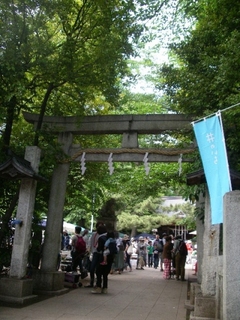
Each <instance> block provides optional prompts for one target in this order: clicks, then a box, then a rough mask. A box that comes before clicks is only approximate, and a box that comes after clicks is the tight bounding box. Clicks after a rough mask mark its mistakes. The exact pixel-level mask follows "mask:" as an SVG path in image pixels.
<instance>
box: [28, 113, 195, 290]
mask: <svg viewBox="0 0 240 320" xmlns="http://www.w3.org/2000/svg"><path fill="white" fill-rule="evenodd" d="M23 115H24V119H25V120H26V121H27V122H29V123H31V124H33V125H34V128H35V129H36V127H37V123H38V119H39V115H38V114H30V113H24V114H23ZM191 120H192V119H190V118H189V117H187V116H186V115H182V114H154V115H152V114H151V115H106V116H85V117H61V116H59V117H54V116H45V117H44V118H43V123H42V130H44V131H47V132H50V133H52V134H54V135H57V136H58V142H59V144H60V145H61V147H62V150H63V152H64V153H65V154H66V155H67V156H69V157H70V158H71V160H72V161H81V155H82V154H83V153H85V161H86V162H87V161H95V162H103V161H108V157H109V154H112V155H113V161H114V162H139V161H143V157H144V155H146V154H147V157H148V161H149V162H177V161H178V159H179V156H180V155H183V157H182V159H181V160H182V161H183V162H185V161H191V159H189V158H187V157H186V158H185V157H184V155H185V154H189V153H191V152H193V150H194V148H193V147H192V146H191V147H189V148H188V149H187V148H186V149H181V150H179V149H147V148H145V149H143V148H139V146H138V134H161V133H164V132H167V131H169V132H171V131H184V130H185V131H188V132H189V131H191V130H192V128H191V125H190V123H191ZM101 134H121V135H122V144H121V148H117V149H112V148H109V149H101V150H99V149H81V147H80V146H79V145H77V146H76V145H72V142H73V136H74V135H101ZM69 169H70V161H66V162H62V163H58V164H57V165H56V167H55V168H54V171H53V175H52V183H51V191H50V197H49V205H48V214H47V217H48V218H47V225H46V232H45V240H44V249H43V258H42V264H41V270H40V271H39V272H37V274H36V275H35V281H34V291H35V292H36V293H37V292H45V293H49V292H55V293H56V292H61V290H63V276H64V274H63V273H61V272H58V271H56V265H57V257H58V253H59V247H60V233H61V228H62V219H63V209H64V200H65V192H66V185H67V178H68V173H69Z"/></svg>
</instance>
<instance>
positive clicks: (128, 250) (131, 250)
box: [127, 244, 133, 255]
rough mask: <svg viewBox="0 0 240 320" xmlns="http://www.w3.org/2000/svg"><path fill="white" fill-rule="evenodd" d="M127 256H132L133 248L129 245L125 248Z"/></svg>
mask: <svg viewBox="0 0 240 320" xmlns="http://www.w3.org/2000/svg"><path fill="white" fill-rule="evenodd" d="M127 254H129V255H131V254H133V247H132V245H131V244H130V246H129V247H128V248H127Z"/></svg>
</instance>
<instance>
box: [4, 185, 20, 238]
mask: <svg viewBox="0 0 240 320" xmlns="http://www.w3.org/2000/svg"><path fill="white" fill-rule="evenodd" d="M19 190H20V185H19V187H18V190H17V191H16V194H15V195H14V197H13V198H12V201H11V203H10V206H9V208H8V210H7V211H6V213H5V214H4V216H3V217H2V228H1V229H0V243H2V242H3V240H4V238H5V236H6V234H7V231H8V223H9V221H10V219H11V217H12V214H13V211H14V209H15V207H16V205H17V202H18V197H19Z"/></svg>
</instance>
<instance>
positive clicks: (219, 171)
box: [193, 114, 232, 224]
mask: <svg viewBox="0 0 240 320" xmlns="http://www.w3.org/2000/svg"><path fill="white" fill-rule="evenodd" d="M193 129H194V132H195V136H196V139H197V143H198V147H199V151H200V155H201V159H202V163H203V168H204V173H205V177H206V180H207V185H208V190H209V195H210V204H211V214H212V224H218V223H222V222H223V196H224V194H225V193H226V192H229V191H231V189H232V188H231V179H230V173H229V167H228V159H227V154H226V147H225V139H224V134H223V131H222V129H221V124H220V114H217V115H215V116H213V117H211V118H207V119H204V120H202V121H200V122H196V123H194V124H193Z"/></svg>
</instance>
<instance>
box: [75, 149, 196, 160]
mask: <svg viewBox="0 0 240 320" xmlns="http://www.w3.org/2000/svg"><path fill="white" fill-rule="evenodd" d="M195 150H196V148H188V149H186V148H184V149H173V148H172V149H153V148H152V149H149V148H121V149H97V148H91V149H81V150H79V151H78V152H77V153H75V154H74V155H73V156H72V157H71V159H70V161H71V160H72V161H73V160H75V159H77V158H78V157H79V156H81V155H82V154H83V153H84V152H85V154H86V153H93V154H94V153H95V154H99V153H102V154H111V153H112V154H113V155H114V154H120V153H138V154H145V153H148V154H150V153H151V154H161V155H168V156H176V155H179V154H189V153H192V152H194V151H195Z"/></svg>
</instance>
